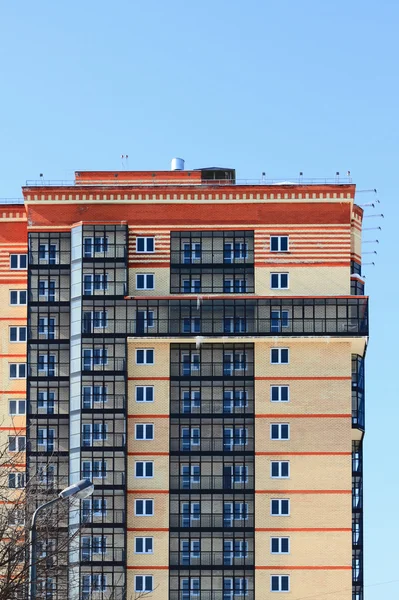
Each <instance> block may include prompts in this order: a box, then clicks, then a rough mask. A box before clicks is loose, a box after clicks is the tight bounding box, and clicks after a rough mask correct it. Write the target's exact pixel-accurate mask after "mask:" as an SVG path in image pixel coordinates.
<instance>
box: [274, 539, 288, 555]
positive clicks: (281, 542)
mask: <svg viewBox="0 0 399 600" xmlns="http://www.w3.org/2000/svg"><path fill="white" fill-rule="evenodd" d="M270 552H271V553H272V554H289V552H290V538H288V537H272V538H270Z"/></svg>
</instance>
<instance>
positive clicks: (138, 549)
mask: <svg viewBox="0 0 399 600" xmlns="http://www.w3.org/2000/svg"><path fill="white" fill-rule="evenodd" d="M134 551H135V553H136V554H152V553H153V552H154V538H152V537H136V538H134Z"/></svg>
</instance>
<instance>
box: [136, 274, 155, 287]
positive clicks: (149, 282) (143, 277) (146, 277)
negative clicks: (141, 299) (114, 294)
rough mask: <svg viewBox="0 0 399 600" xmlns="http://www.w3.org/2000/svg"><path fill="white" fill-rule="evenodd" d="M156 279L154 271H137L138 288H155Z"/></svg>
mask: <svg viewBox="0 0 399 600" xmlns="http://www.w3.org/2000/svg"><path fill="white" fill-rule="evenodd" d="M154 280H155V277H154V274H153V273H137V274H136V290H153V289H154Z"/></svg>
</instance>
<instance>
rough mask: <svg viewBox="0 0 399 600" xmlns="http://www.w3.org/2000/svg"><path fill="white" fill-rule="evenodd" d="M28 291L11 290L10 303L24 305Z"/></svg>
mask: <svg viewBox="0 0 399 600" xmlns="http://www.w3.org/2000/svg"><path fill="white" fill-rule="evenodd" d="M26 298H27V292H26V290H11V291H10V304H11V305H24V306H25V304H26Z"/></svg>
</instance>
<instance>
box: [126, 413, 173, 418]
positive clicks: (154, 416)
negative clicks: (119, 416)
mask: <svg viewBox="0 0 399 600" xmlns="http://www.w3.org/2000/svg"><path fill="white" fill-rule="evenodd" d="M127 418H128V419H169V418H170V415H147V414H144V413H141V414H139V415H128V416H127Z"/></svg>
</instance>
